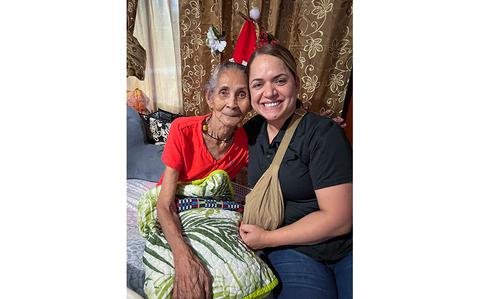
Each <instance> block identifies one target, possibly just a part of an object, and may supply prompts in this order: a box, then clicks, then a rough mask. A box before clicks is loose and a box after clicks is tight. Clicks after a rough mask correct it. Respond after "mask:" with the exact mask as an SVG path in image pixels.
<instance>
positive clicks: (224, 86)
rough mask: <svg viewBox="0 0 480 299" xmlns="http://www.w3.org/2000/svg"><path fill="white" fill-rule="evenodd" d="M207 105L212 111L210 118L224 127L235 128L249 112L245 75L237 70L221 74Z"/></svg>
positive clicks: (229, 70) (228, 70)
mask: <svg viewBox="0 0 480 299" xmlns="http://www.w3.org/2000/svg"><path fill="white" fill-rule="evenodd" d="M207 103H208V106H210V108H211V109H212V118H216V119H218V120H219V121H220V122H221V123H222V124H223V125H225V126H230V127H232V126H237V125H238V124H239V123H240V121H241V120H242V119H243V117H244V116H245V114H246V113H247V112H248V111H249V110H250V98H249V96H248V85H247V75H246V74H245V73H244V72H242V71H240V70H238V69H227V70H224V71H223V72H221V73H220V75H219V78H218V80H217V86H215V90H214V91H213V92H212V93H211V94H210V96H209V97H208V99H207Z"/></svg>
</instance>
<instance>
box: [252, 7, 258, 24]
mask: <svg viewBox="0 0 480 299" xmlns="http://www.w3.org/2000/svg"><path fill="white" fill-rule="evenodd" d="M250 18H252V19H254V20H255V21H256V20H258V18H260V11H259V10H258V8H256V7H253V8H252V9H250Z"/></svg>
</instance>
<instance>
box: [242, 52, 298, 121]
mask: <svg viewBox="0 0 480 299" xmlns="http://www.w3.org/2000/svg"><path fill="white" fill-rule="evenodd" d="M249 88H250V96H251V100H252V108H253V109H254V110H255V111H256V112H257V113H258V114H260V115H262V116H263V117H264V118H265V119H266V120H267V121H268V122H269V123H278V124H279V125H282V124H283V123H284V122H285V121H286V120H287V119H288V118H289V117H290V116H291V115H292V114H293V113H294V111H295V106H296V101H297V85H296V83H295V78H294V76H293V75H292V73H291V72H290V70H289V69H288V67H287V66H286V65H285V63H284V62H283V61H282V60H281V59H280V58H277V57H275V56H271V55H266V54H261V55H258V56H257V57H255V59H254V60H253V61H252V62H251V64H250V74H249Z"/></svg>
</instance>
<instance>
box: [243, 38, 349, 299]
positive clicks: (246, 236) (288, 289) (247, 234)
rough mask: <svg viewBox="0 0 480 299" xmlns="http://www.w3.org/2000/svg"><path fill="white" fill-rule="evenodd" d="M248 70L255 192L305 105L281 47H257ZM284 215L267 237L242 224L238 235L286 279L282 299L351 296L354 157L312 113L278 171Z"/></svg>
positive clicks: (337, 133)
mask: <svg viewBox="0 0 480 299" xmlns="http://www.w3.org/2000/svg"><path fill="white" fill-rule="evenodd" d="M247 72H248V76H249V83H248V84H249V89H250V97H251V105H252V108H253V109H254V110H255V111H256V112H257V113H258V115H257V116H256V117H254V118H252V119H251V120H249V121H248V122H247V124H245V126H244V128H245V130H246V132H247V135H248V137H249V164H248V181H249V185H250V186H251V187H253V186H254V185H255V183H256V182H257V181H258V180H259V178H260V177H261V176H262V174H263V173H264V172H265V170H266V169H267V168H268V167H269V165H270V163H271V162H272V160H273V157H274V156H275V153H276V151H277V149H278V146H279V144H280V141H281V140H282V138H283V136H284V134H285V130H286V128H287V126H288V124H289V122H290V120H291V118H292V116H293V114H294V112H295V110H296V108H297V106H298V105H299V100H298V99H297V96H298V91H299V89H300V80H299V77H298V75H297V73H296V63H295V60H294V58H293V56H292V55H291V53H290V52H289V51H288V50H287V49H286V48H284V47H282V46H280V45H266V46H264V47H261V48H258V49H257V50H256V51H255V52H254V53H253V55H252V56H251V58H250V61H249V63H248V67H247ZM278 175H279V180H280V185H281V188H282V193H283V199H284V206H285V217H284V222H283V225H281V226H280V227H279V228H277V229H275V230H272V231H267V230H264V229H262V228H260V227H258V226H256V225H251V224H244V223H243V224H242V225H241V226H240V235H241V237H242V239H243V241H244V242H245V243H246V244H247V245H248V246H249V247H250V248H252V249H263V251H264V252H265V254H266V259H267V262H269V264H270V265H271V266H272V268H273V269H274V271H275V274H276V275H277V277H278V278H279V280H280V285H279V286H278V287H277V288H276V289H274V292H275V295H276V296H277V297H278V298H352V151H351V146H350V144H349V142H348V141H347V139H346V138H345V135H344V133H343V130H342V129H341V128H340V127H339V126H337V125H335V123H334V122H333V121H332V120H331V119H329V118H327V117H324V116H319V115H316V114H313V113H307V114H306V115H305V116H304V117H303V119H302V120H301V122H300V124H299V126H298V128H297V129H296V131H295V134H294V136H293V138H292V141H291V142H290V145H289V147H288V149H287V151H286V153H285V156H284V158H283V161H282V163H281V165H280V170H279V174H278Z"/></svg>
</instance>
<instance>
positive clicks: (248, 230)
mask: <svg viewBox="0 0 480 299" xmlns="http://www.w3.org/2000/svg"><path fill="white" fill-rule="evenodd" d="M239 231H240V237H241V238H242V240H243V242H244V243H245V244H247V246H248V247H250V248H251V249H253V250H258V249H262V248H265V247H269V244H268V243H267V238H266V237H267V235H268V233H269V231H266V230H264V229H263V228H261V227H259V226H256V225H254V224H245V223H243V222H242V223H241V224H240V229H239Z"/></svg>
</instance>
